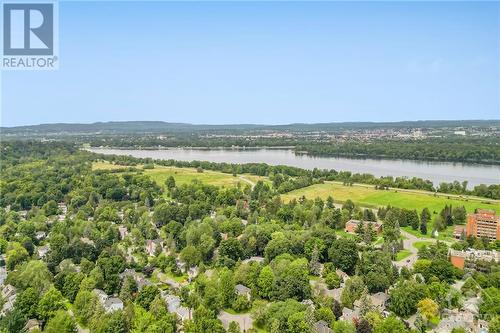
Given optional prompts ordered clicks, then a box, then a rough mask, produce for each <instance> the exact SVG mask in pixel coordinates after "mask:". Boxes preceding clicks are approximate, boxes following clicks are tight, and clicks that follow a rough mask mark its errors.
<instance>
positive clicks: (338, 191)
mask: <svg viewBox="0 0 500 333" xmlns="http://www.w3.org/2000/svg"><path fill="white" fill-rule="evenodd" d="M329 195H331V196H332V197H333V200H334V202H341V203H342V202H345V201H346V200H347V199H351V200H352V201H354V202H355V203H357V204H359V205H361V206H365V207H373V208H377V207H379V206H387V205H389V204H390V205H391V206H394V207H401V208H408V209H417V211H418V212H419V213H420V211H421V210H422V209H423V208H425V207H427V208H429V209H430V211H431V213H432V212H439V211H441V209H442V208H443V207H444V206H445V205H446V204H448V205H450V204H451V205H452V206H465V208H466V209H467V211H468V212H472V211H474V209H476V208H486V209H494V210H495V211H497V213H498V212H500V202H499V201H494V200H493V201H490V200H488V199H468V200H466V199H460V198H453V197H450V198H448V197H447V196H446V194H444V195H443V194H438V196H434V194H433V193H431V192H423V191H415V192H411V193H409V192H403V191H401V190H399V191H398V190H396V189H391V190H376V189H375V188H374V187H371V186H366V185H359V184H354V185H353V186H344V185H342V184H341V183H336V182H325V183H324V184H315V185H311V186H308V187H305V188H302V189H298V190H295V191H292V192H289V193H286V194H283V195H282V196H281V197H282V199H283V200H284V201H285V202H288V201H289V200H291V199H293V198H295V199H297V198H300V197H301V196H305V197H306V198H308V199H314V198H316V197H320V198H322V199H326V198H327V197H328V196H329ZM488 202H490V203H488Z"/></svg>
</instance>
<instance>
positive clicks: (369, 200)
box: [92, 162, 500, 214]
mask: <svg viewBox="0 0 500 333" xmlns="http://www.w3.org/2000/svg"><path fill="white" fill-rule="evenodd" d="M128 167H129V166H123V165H115V164H110V163H107V162H95V163H93V165H92V168H93V169H94V170H117V169H125V168H128ZM137 168H138V169H142V165H141V166H137ZM144 173H145V174H146V175H149V176H151V177H152V178H153V180H155V181H156V182H157V183H158V184H159V185H163V184H165V181H166V180H167V178H168V177H169V176H173V177H174V179H175V181H176V183H177V184H178V185H182V184H188V183H191V182H192V181H193V180H194V179H197V180H199V181H201V182H203V183H206V184H210V185H216V186H226V187H227V186H237V185H238V183H239V184H240V185H241V186H244V185H245V184H249V185H252V186H253V185H255V183H256V182H257V181H259V180H262V181H264V182H268V183H270V181H269V178H268V177H263V176H256V175H250V174H243V175H240V174H238V175H236V176H233V175H232V174H229V173H223V172H219V171H211V170H203V172H198V171H197V170H196V169H195V168H178V167H166V166H159V165H155V167H154V169H144ZM302 196H305V197H306V198H308V199H314V198H317V197H319V198H322V199H326V198H327V197H328V196H332V197H333V199H334V201H335V202H337V203H343V202H345V201H346V200H348V199H351V200H352V201H353V202H354V203H356V204H358V205H360V206H362V207H371V208H378V207H380V206H387V205H391V206H394V207H400V208H407V209H416V210H417V211H418V213H420V212H421V211H422V209H424V208H425V207H427V208H429V210H430V211H431V213H433V214H437V213H439V212H440V211H441V209H443V207H444V206H445V205H452V206H454V207H456V206H464V207H465V208H466V210H467V212H473V211H474V209H476V208H484V209H493V210H495V211H496V212H500V201H499V200H491V199H486V198H478V197H471V196H457V195H451V194H444V193H436V194H434V193H432V192H426V191H420V190H405V189H395V188H391V189H390V190H376V189H375V188H374V186H373V185H367V184H353V185H352V186H345V185H343V184H342V183H340V182H331V181H327V182H325V183H323V184H315V185H311V186H307V187H304V188H301V189H297V190H294V191H291V192H288V193H285V194H283V195H281V198H282V199H283V201H285V202H288V201H290V200H292V199H298V198H300V197H302Z"/></svg>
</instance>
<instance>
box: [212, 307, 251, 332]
mask: <svg viewBox="0 0 500 333" xmlns="http://www.w3.org/2000/svg"><path fill="white" fill-rule="evenodd" d="M217 318H219V320H220V321H221V322H222V326H224V328H225V329H226V330H227V329H228V327H229V324H230V323H231V322H232V321H235V322H237V323H238V324H239V325H240V329H241V331H242V332H245V331H246V330H248V329H250V328H252V327H253V319H252V317H251V316H250V313H241V314H230V313H228V312H226V311H221V312H220V313H219V315H218V316H217Z"/></svg>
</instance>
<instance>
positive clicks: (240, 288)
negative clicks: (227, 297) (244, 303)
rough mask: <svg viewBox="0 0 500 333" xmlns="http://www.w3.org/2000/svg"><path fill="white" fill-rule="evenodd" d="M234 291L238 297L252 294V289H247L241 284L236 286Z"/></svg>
mask: <svg viewBox="0 0 500 333" xmlns="http://www.w3.org/2000/svg"><path fill="white" fill-rule="evenodd" d="M234 289H235V290H236V293H238V294H239V295H246V294H248V293H250V292H252V289H250V288H248V287H245V286H244V285H242V284H237V285H236V286H235V287H234Z"/></svg>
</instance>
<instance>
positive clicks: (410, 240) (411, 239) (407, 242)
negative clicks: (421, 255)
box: [394, 229, 451, 268]
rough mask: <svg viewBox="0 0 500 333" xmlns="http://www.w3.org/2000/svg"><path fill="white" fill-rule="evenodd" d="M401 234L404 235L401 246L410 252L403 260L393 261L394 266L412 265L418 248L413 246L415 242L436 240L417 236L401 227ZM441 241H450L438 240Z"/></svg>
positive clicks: (415, 259) (435, 240)
mask: <svg viewBox="0 0 500 333" xmlns="http://www.w3.org/2000/svg"><path fill="white" fill-rule="evenodd" d="M401 235H403V236H405V237H406V239H404V240H403V246H404V248H405V249H407V250H410V252H411V254H410V255H409V256H408V257H406V258H404V259H403V260H400V261H395V262H394V265H396V267H399V268H401V267H408V268H410V267H412V266H413V264H414V263H415V261H417V259H418V249H417V248H415V247H414V246H413V244H414V243H415V242H429V243H436V242H437V241H438V240H437V239H435V238H424V237H417V236H414V235H412V234H410V233H409V232H406V231H404V230H402V229H401ZM440 242H442V243H446V244H447V245H451V243H450V242H447V241H443V240H440Z"/></svg>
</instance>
